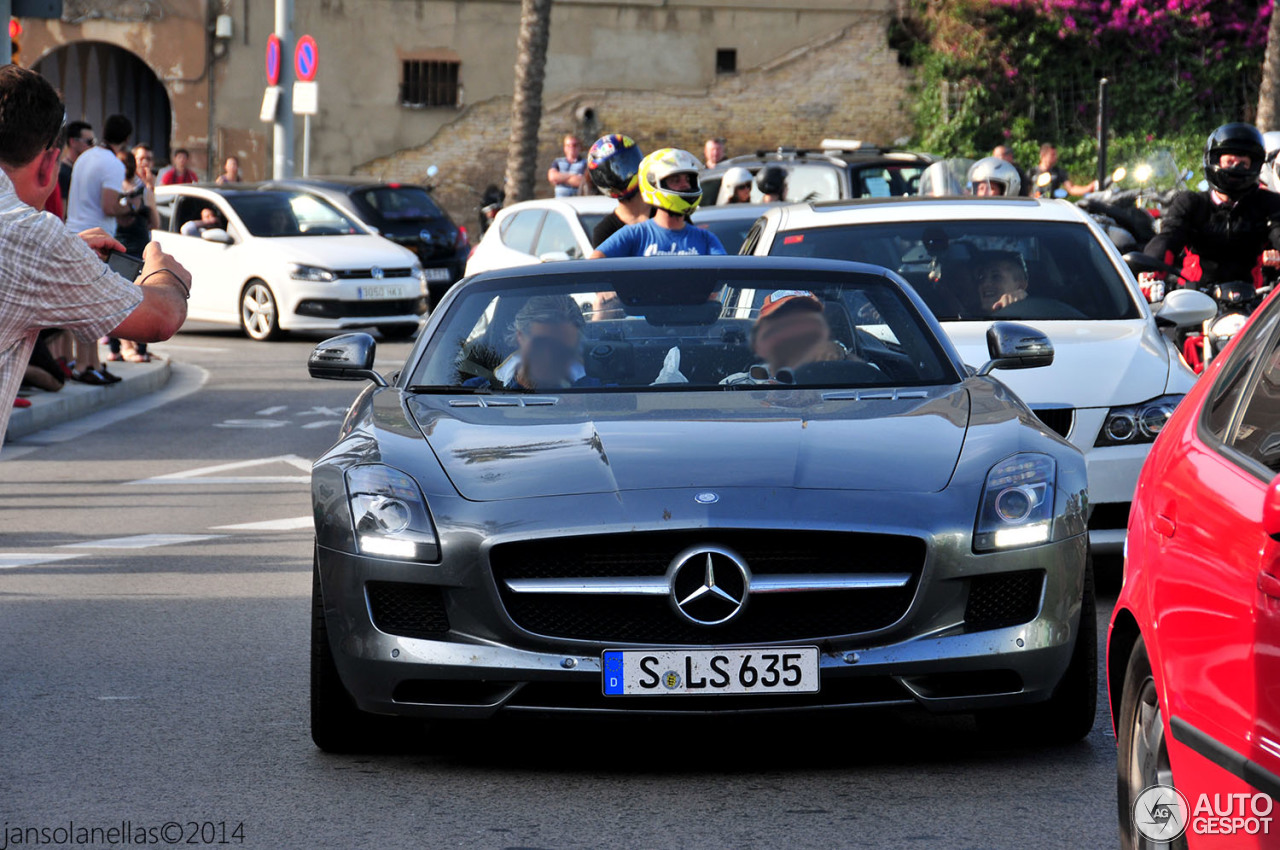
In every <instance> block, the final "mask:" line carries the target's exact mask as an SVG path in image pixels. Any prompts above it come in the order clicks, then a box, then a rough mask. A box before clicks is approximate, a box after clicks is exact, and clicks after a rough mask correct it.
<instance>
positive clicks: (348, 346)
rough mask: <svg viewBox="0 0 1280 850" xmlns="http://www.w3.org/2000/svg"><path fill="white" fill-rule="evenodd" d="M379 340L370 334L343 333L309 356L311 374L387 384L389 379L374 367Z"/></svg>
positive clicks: (312, 375)
mask: <svg viewBox="0 0 1280 850" xmlns="http://www.w3.org/2000/svg"><path fill="white" fill-rule="evenodd" d="M377 349H378V344H377V343H376V342H374V341H373V337H371V336H369V335H368V334H363V333H360V334H342V335H341V336H335V337H331V338H330V339H326V340H325V341H324V342H322V343H320V344H319V345H317V346H316V347H315V348H314V349H312V351H311V356H310V357H308V358H307V371H308V372H309V373H311V377H313V378H320V379H322V380H328V381H373V382H374V383H375V384H377V385H378V386H380V387H385V386H386V385H387V381H386V379H385V378H383V377H382V376H381V375H379V374H378V373H377V372H376V371H374V368H373V358H374V354H375V353H376V352H377Z"/></svg>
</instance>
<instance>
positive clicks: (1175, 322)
mask: <svg viewBox="0 0 1280 850" xmlns="http://www.w3.org/2000/svg"><path fill="white" fill-rule="evenodd" d="M1216 315H1218V303H1217V302H1216V301H1214V300H1213V299H1212V298H1210V297H1209V296H1208V295H1205V294H1204V293H1203V292H1197V291H1196V290H1194V289H1175V290H1173V292H1170V293H1167V294H1166V295H1165V296H1164V303H1162V304H1161V305H1160V309H1158V310H1156V320H1157V321H1158V322H1159V323H1160V324H1162V325H1168V326H1170V327H1175V328H1193V327H1195V326H1196V325H1199V324H1203V323H1204V322H1207V321H1208V320H1210V319H1212V318H1213V317H1214V316H1216Z"/></svg>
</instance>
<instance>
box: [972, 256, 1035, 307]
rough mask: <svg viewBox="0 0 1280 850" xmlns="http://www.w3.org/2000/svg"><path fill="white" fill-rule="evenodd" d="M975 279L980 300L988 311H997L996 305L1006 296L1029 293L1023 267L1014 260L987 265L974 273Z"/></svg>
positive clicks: (997, 261)
mask: <svg viewBox="0 0 1280 850" xmlns="http://www.w3.org/2000/svg"><path fill="white" fill-rule="evenodd" d="M974 278H975V279H976V282H977V284H978V299H979V301H980V302H981V303H982V307H983V309H986V310H992V309H995V305H996V303H997V302H999V301H1000V299H1001V298H1004V296H1006V295H1015V294H1017V293H1018V292H1023V293H1025V292H1026V291H1027V276H1026V274H1025V273H1024V272H1023V271H1022V266H1020V265H1018V264H1017V263H1015V262H1014V261H1013V260H996V261H994V262H991V263H986V264H984V265H983V266H981V267H979V268H978V270H977V271H976V272H974ZM1001 306H1004V305H1001Z"/></svg>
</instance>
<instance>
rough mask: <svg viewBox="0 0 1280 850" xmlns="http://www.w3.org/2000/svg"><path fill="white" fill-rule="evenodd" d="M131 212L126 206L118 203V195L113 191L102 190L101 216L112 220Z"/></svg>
mask: <svg viewBox="0 0 1280 850" xmlns="http://www.w3.org/2000/svg"><path fill="white" fill-rule="evenodd" d="M132 212H133V210H131V209H129V206H128V205H127V204H121V203H120V193H119V192H117V191H116V190H115V189H103V190H102V214H103V215H105V216H110V217H112V218H119V217H120V216H122V215H129V214H131V213H132Z"/></svg>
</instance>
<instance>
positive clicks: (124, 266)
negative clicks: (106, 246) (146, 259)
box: [107, 251, 143, 281]
mask: <svg viewBox="0 0 1280 850" xmlns="http://www.w3.org/2000/svg"><path fill="white" fill-rule="evenodd" d="M107 265H108V266H109V267H110V268H111V270H112V271H114V272H115V273H116V274H118V275H120V276H121V277H123V278H124V279H125V280H130V281H132V280H137V279H138V275H140V274H142V266H143V261H142V258H141V257H135V256H133V255H132V254H123V253H121V252H119V251H112V252H111V256H109V257H107Z"/></svg>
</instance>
